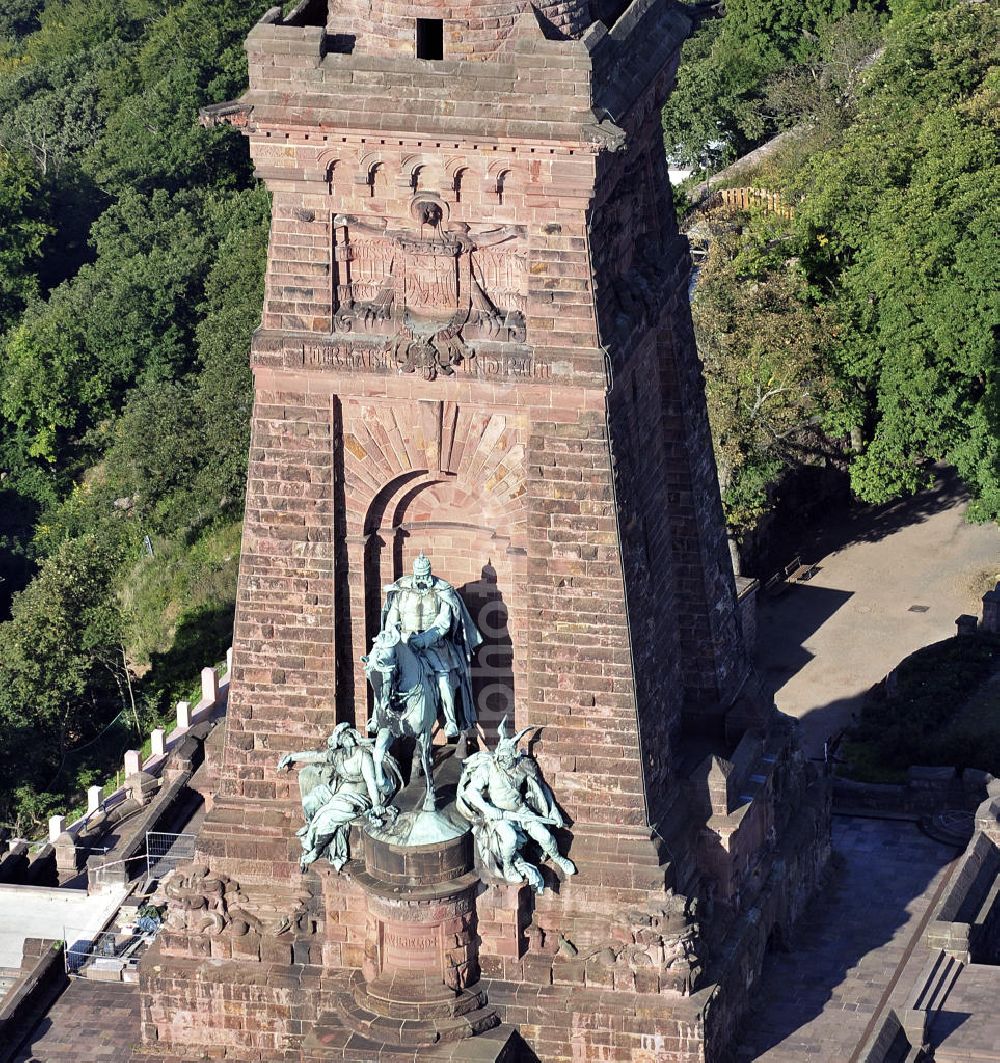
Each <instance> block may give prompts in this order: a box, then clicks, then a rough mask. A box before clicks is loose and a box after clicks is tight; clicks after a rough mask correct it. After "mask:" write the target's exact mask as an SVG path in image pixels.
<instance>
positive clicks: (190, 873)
mask: <svg viewBox="0 0 1000 1063" xmlns="http://www.w3.org/2000/svg"><path fill="white" fill-rule="evenodd" d="M162 888H163V894H164V897H165V899H166V902H167V917H166V920H165V926H166V929H167V930H173V931H184V932H187V933H195V934H207V935H208V936H209V937H221V936H223V935H228V936H231V937H245V936H246V935H247V934H249V933H251V932H253V933H256V934H259V935H260V937H262V938H280V937H283V936H285V935H288V934H291V933H296V934H305V933H312V932H314V930H315V927H314V926H313V923H312V920H311V919H310V918H309V914H308V903H309V900H310V894H309V893H308V891H305V890H303V891H299V892H298V893H296V894H295V895H294V896H293V897H292V898H291V899H289V900H288V902H287V903H286V904H283V905H280V906H279V905H275V904H274V903H273V902H263V903H259V904H258V903H253V902H252V900H251V899H250V898H249V897H248V896H247V895H246V894H245V893H244V892H243V891H242V890H241V889H240V885H239V883H238V882H236V881H235V880H233V879H231V878H230V877H229V876H228V875H220V874H215V873H214V872H212V871H211V870H210V869H209V868H208V867H206V866H204V865H199V864H186V865H182V866H181V867H178V868H176V869H175V870H174V871H173V872H171V873H170V875H169V876H167V877H166V878H165V879H164V882H163V887H162Z"/></svg>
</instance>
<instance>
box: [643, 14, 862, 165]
mask: <svg viewBox="0 0 1000 1063" xmlns="http://www.w3.org/2000/svg"><path fill="white" fill-rule="evenodd" d="M877 6H878V5H877V4H876V3H874V2H872V0H728V2H727V3H726V5H725V12H724V15H723V17H722V18H719V19H710V20H707V21H705V22H703V23H702V24H701V26H700V27H699V28H698V30H697V32H696V33H695V34H694V35H693V36H692V37H691V38H690V39H689V40H688V41H687V42H686V43H685V44H684V47H683V50H682V53H681V66H680V70H679V71H678V75H677V86H676V88H675V89H674V92H673V94H672V95H671V97H670V99H669V100H668V101H667V104H666V106H665V107H664V109H663V129H664V138H665V143H666V146H667V152H668V154H669V155H670V156H671V157H672V158H674V159H677V160H678V161H681V162H684V163H687V164H689V165H693V166H696V167H706V168H709V169H716V168H718V167H719V166H720V165H722V164H724V163H725V162H728V161H730V160H731V159H733V158H736V157H738V156H739V155H742V154H744V153H745V152H746V151H747V150H748V149H749V148H751V147H753V146H754V145H755V144H757V143H759V142H760V141H761V140H762V139H764V138H765V137H766V136H767V135H769V134H771V133H773V132H774V131H775V130H776V129H777V128H778V118H779V115H777V114H776V113H775V110H774V108H773V106H768V105H767V104H766V102H765V99H766V94H767V85H768V82H769V80H770V79H772V78H774V77H775V76H776V75H779V74H781V73H782V72H784V71H788V70H791V69H792V68H794V67H796V66H797V65H802V64H806V63H807V62H810V61H813V60H815V59H816V58H817V57H818V56H819V55H820V54H821V51H822V40H823V36H824V34H826V33H827V30H828V27H829V26H830V25H831V24H832V23H834V22H836V21H837V20H839V19H843V18H844V17H845V16H847V15H848V14H850V13H851V12H852V11H854V10H857V9H862V10H873V9H875V8H876V7H877ZM772 103H773V101H772Z"/></svg>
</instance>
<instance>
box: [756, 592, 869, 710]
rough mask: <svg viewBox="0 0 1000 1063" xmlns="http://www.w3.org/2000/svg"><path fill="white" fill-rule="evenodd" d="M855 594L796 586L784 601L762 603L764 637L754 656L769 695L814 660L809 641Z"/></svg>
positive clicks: (761, 621)
mask: <svg viewBox="0 0 1000 1063" xmlns="http://www.w3.org/2000/svg"><path fill="white" fill-rule="evenodd" d="M853 595H854V592H853V591H842V590H835V589H833V588H830V587H817V586H814V585H813V584H809V583H796V584H795V585H793V586H791V587H789V588H788V590H787V591H785V593H784V594H783V595H782V597H781V598H779V599H775V600H773V601H768V600H767V599H765V600H763V601H762V602H761V604H760V615H759V619H758V625H759V629H760V632H761V638H760V640H759V642H758V645H757V651H756V654H755V657H756V663H757V670H758V672H759V673H760V676H761V679H762V680H763V682H764V686H765V688H766V690H767V692H768V693H769V694H774V693H775V692H776V691H778V690H780V689H781V688H782V687H783V686H784V685H785V684H786V683H787V682H788V680H789V679H791V677H792V676H793V675H795V674H796V673H797V672H799V671H801V670H802V669H803V668H804V667H805V666H806V665H807V664H808V663H809V662H810V661H811V660H812V659H813V654H812V653H811V652H810V651H809V650H807V649H806V648H805V643H806V641H807V640H808V639H809V637H810V636H811V635H813V634H815V632H816V631H818V630H819V629H820V628H821V627H822V626H823V625H824V624H825V623H826V622H827V621H828V620H829V619H830V617H832V616H833V614H834V613H836V612H837V610H838V609H841V608H842V607H843V606H844V605H846V604H847V602H848V601H849V600H850V599H851V598H852V597H853Z"/></svg>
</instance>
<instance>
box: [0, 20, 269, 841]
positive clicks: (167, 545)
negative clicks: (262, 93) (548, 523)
mask: <svg viewBox="0 0 1000 1063" xmlns="http://www.w3.org/2000/svg"><path fill="white" fill-rule="evenodd" d="M263 6H264V5H263V4H259V3H247V2H246V0H133V2H130V3H128V4H122V3H120V2H119V0H44V2H39V0H16V2H14V3H13V4H7V5H5V8H4V12H3V13H2V14H0V508H2V510H3V513H2V515H0V620H2V621H3V622H0V750H2V751H3V753H2V756H3V757H4V758H5V759H4V763H5V764H8V765H10V764H15V763H16V764H18V765H19V767H18V771H17V772H16V773H12V772H8V771H6V770H4V766H3V764H0V823H3V822H4V821H7V822H10V823H17V824H18V825H19V826H21V827H22V829H23V826H24V824H25V823H26V822H27V821H28V820H30V819H31V818H32V816H37V815H40V814H42V812H43V811H44V810H45V809H46V808H47V807H48V805H49V804H50V802H51V800H55V797H54V796H53V795H54V794H58V793H71V792H72V791H73V789H74V787H77V786H79V785H80V784H81V783H82V782H83V778H82V776H80V775H79V773H78V772H77V773H75V774H74V772H73V771H69V770H67V769H66V764H67V763H69V762H70V761H72V759H73V758H72V751H73V750H74V749H75V748H82V747H84V746H89V745H90V744H92V742H93V741H94V739H95V737H96V736H97V735H99V734H101V733H103V732H104V731H105V729H106V728H107V725H108V724H109V722H110V721H111V720H112V719H114V718H115V717H117V716H118V715H119V714H122V713H124V714H125V716H126V717H128V719H130V720H133V722H134V725H135V726H139V725H140V724H141V725H142V726H143V727H145V726H146V725H147V724H148V723H149V722H150V721H151V720H152V719H153V718H155V716H156V714H157V713H159V712H161V711H162V710H163V709H164V708H166V705H167V702H168V700H169V699H170V698H171V697H175V696H178V693H185V692H186V691H184V690H180V691H178V689H174V688H172V687H171V683H170V682H165V681H164V680H163V676H164V675H167V674H169V675H170V676H171V677H172V679H171V682H173V683H174V684H175V686H176V682H177V677H178V676H181V675H185V674H186V675H188V676H196V675H197V672H198V670H199V669H200V668H201V667H202V666H203V665H204V664H205V663H208V662H207V661H206V659H205V658H204V657H203V656H202V654H206V655H211V654H212V653H213V652H215V651H216V650H217V649H221V648H224V647H216V646H214V645H213V644H212V642H211V641H209V642H203V643H202V644H201V645H200V646H193V645H190V644H185V645H184V646H181V645H180V644H181V642H183V641H184V639H183V638H182V637H181V632H183V631H185V630H189V631H190V630H194V629H196V628H197V627H198V624H199V623H200V621H198V620H197V619H196V617H198V616H204V615H208V614H211V616H212V617H214V619H213V621H212V624H211V627H212V636H213V638H215V641H219V639H218V638H216V637H215V633H216V632H217V631H219V630H220V629H221V630H222V631H223V633H224V630H225V627H226V623H227V621H226V619H225V618H226V616H227V615H228V618H229V619H228V622H229V623H230V624H231V617H232V607H233V599H234V596H235V587H234V576H235V565H236V557H235V556H234V550H233V549H232V538H233V535H232V532H231V529H232V527H233V524H234V522H237V521H238V520H239V518H240V516H241V510H242V493H243V487H244V478H245V463H246V450H247V440H248V435H249V429H248V425H249V411H250V401H251V395H252V390H251V387H250V377H249V368H248V363H247V351H248V348H249V342H250V336H251V333H252V330H253V328H254V327H255V325H256V324H257V321H258V320H259V312H260V302H261V298H262V276H263V263H264V256H265V249H266V240H267V220H268V215H269V201H268V197H267V194H266V192H265V191H264V190H263V188H262V187H260V186H259V185H257V184H256V183H255V182H254V180H253V178H252V175H251V172H250V168H249V163H248V160H247V153H246V150H245V146H244V145H243V143H242V138H241V137H240V136H239V135H238V134H237V133H236V132H234V131H232V130H229V129H225V128H223V129H216V128H213V129H205V128H203V127H202V126H201V125H200V124H199V123H198V120H197V118H198V108H199V107H200V106H203V105H205V104H208V103H217V102H221V101H224V100H227V99H232V98H235V97H237V96H238V95H239V94H240V93H241V92H242V91H243V89H244V86H245V82H246V60H245V54H244V51H243V41H244V39H245V37H246V34H247V32H248V30H249V29H250V27H251V26H252V24H253V22H254V21H255V20H256V18H257V17H259V15H260V14H261V13H262V10H263ZM146 536H150V538H151V541H152V542H153V543H154V544H155V545H154V555H155V556H153V557H150V556H148V553H147V551H146V550H145V549H144V548H143V543H144V541H145V537H146ZM178 565H180V566H181V568H182V569H183V571H184V572H185V573H186V575H185V578H184V580H183V581H182V583H178V582H177V581H176V580H175V581H174V583H172V584H171V586H175V587H176V589H177V590H178V593H179V594H180V593H181V592H183V594H184V595H186V596H187V598H188V600H184V599H181V600H173V599H172V600H169V601H162V600H160V598H159V597H158V593H159V592H158V591H157V590H156V586H157V582H158V580H157V577H156V576H155V574H156V573H160V574H161V576H162V577H163V579H166V576H165V575H164V574H165V573H166V572H167V571H168V570H170V569H176V568H177V566H178ZM162 582H163V580H162V579H161V580H160V583H161V584H162ZM167 582H168V583H169V580H168V581H167ZM199 582H201V583H202V584H203V585H204V587H205V588H208V593H206V594H199V593H197V592H196V591H195V588H196V586H197V585H198V584H199ZM136 588H139V590H138V591H137V590H136ZM144 595H145V598H144V597H143V596H144ZM146 599H149V600H152V599H156V602H157V605H156V610H155V612H156V613H157V615H155V616H154V615H153V613H154V610H153V609H152V608H151V606H150V604H149V601H147V600H146ZM222 637H223V638H224V634H223V635H222ZM196 653H197V654H198V656H197V658H195V656H194V654H196ZM172 654H173V657H171V655H172ZM153 658H155V659H156V661H158V662H159V664H158V667H157V668H154V671H156V672H158V674H157V675H156V676H154V675H153V674H152V673H151V672H149V667H150V661H151V660H152V659H153ZM133 732H134V728H133ZM126 737H127V738H128V741H129V742H134V741H135V735H134V733H133V734H132V735H131V736H126ZM119 752H120V751H119ZM117 755H118V754H117V752H115V753H114V756H115V758H117ZM67 757H68V758H69V760H67ZM15 784H17V785H15Z"/></svg>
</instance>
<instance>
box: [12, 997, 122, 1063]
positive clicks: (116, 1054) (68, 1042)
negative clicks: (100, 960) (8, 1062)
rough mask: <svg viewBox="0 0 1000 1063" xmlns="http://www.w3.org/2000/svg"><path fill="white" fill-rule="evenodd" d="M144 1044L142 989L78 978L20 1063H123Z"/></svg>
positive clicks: (41, 1025) (43, 1023)
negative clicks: (140, 1042) (141, 1040)
mask: <svg viewBox="0 0 1000 1063" xmlns="http://www.w3.org/2000/svg"><path fill="white" fill-rule="evenodd" d="M138 1040H139V987H138V986H136V985H122V984H121V983H120V982H116V983H110V982H90V981H87V980H86V979H85V978H75V979H73V981H72V982H71V983H70V985H69V987H68V988H67V990H66V992H65V993H63V995H62V996H61V997H60V998H59V999H58V1000H57V1001H56V1002H55V1004H53V1005H52V1007H51V1008H50V1009H49V1013H48V1015H46V1017H45V1018H44V1019H42V1021H41V1022H40V1023H39V1024H38V1026H37V1028H36V1029H35V1032H34V1033H33V1034H32V1035H31V1038H30V1039H29V1041H28V1043H27V1045H25V1046H24V1048H23V1049H22V1051H21V1054H20V1055H18V1056H16V1057H15V1058H14V1063H120V1061H123V1060H127V1059H128V1058H129V1057H130V1055H131V1049H132V1046H133V1044H135V1043H136V1042H137V1041H138Z"/></svg>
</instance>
